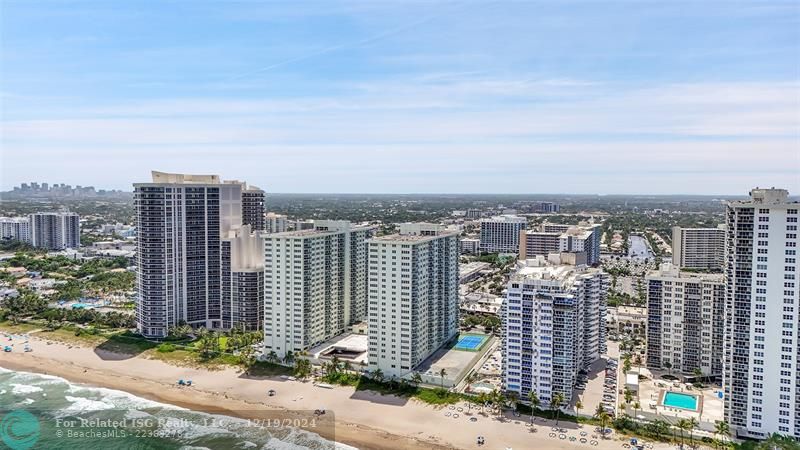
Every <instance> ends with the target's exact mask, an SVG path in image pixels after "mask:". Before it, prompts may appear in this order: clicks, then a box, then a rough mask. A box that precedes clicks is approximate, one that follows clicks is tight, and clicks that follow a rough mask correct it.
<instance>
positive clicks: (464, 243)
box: [461, 238, 481, 255]
mask: <svg viewBox="0 0 800 450" xmlns="http://www.w3.org/2000/svg"><path fill="white" fill-rule="evenodd" d="M480 251H481V240H480V239H475V238H465V239H461V254H463V255H477V254H478V253H480Z"/></svg>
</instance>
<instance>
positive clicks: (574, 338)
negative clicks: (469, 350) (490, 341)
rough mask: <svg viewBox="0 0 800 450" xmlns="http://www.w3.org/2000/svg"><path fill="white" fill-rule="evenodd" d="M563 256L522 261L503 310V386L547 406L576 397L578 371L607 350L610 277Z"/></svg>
mask: <svg viewBox="0 0 800 450" xmlns="http://www.w3.org/2000/svg"><path fill="white" fill-rule="evenodd" d="M564 262H565V261H564V260H562V258H561V255H558V254H553V255H550V256H548V257H547V258H545V257H544V256H537V257H536V258H534V259H528V260H526V261H520V262H519V263H518V267H517V271H516V272H515V273H514V274H513V275H512V276H511V278H510V279H509V282H508V286H507V294H506V301H505V303H504V304H503V307H502V309H501V320H502V333H503V340H502V342H503V343H502V353H503V361H504V364H503V372H502V380H503V386H504V387H505V390H506V391H507V392H515V393H516V394H517V395H518V398H520V399H523V400H524V399H527V398H528V396H529V394H530V392H531V391H533V392H536V394H537V395H538V397H539V399H540V400H541V401H542V404H544V405H547V404H548V402H549V401H550V399H551V398H553V395H555V394H556V393H561V394H562V395H563V396H564V399H565V401H566V402H569V401H570V400H571V399H572V392H573V388H574V387H575V382H576V379H577V376H578V371H580V370H583V369H587V368H588V367H589V366H590V365H591V364H592V363H593V362H594V361H596V360H597V359H599V358H600V355H601V354H603V353H604V352H605V349H606V347H605V342H606V320H605V313H606V292H607V290H608V276H607V274H605V273H604V272H603V271H601V270H600V269H596V268H592V267H589V266H586V265H577V266H576V265H571V264H564Z"/></svg>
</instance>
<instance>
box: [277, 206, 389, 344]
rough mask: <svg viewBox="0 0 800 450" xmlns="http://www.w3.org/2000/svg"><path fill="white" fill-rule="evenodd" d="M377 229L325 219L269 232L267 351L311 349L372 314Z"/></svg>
mask: <svg viewBox="0 0 800 450" xmlns="http://www.w3.org/2000/svg"><path fill="white" fill-rule="evenodd" d="M373 232H374V227H371V226H354V225H352V224H350V223H349V222H344V221H329V220H320V221H316V222H315V229H311V230H297V231H287V232H284V233H273V234H266V235H264V354H270V353H272V352H275V354H276V355H278V356H279V357H281V358H283V357H285V356H286V355H288V354H297V353H299V352H303V351H307V350H308V349H310V348H311V347H313V346H316V345H318V344H320V343H322V342H324V341H326V340H328V339H331V338H332V337H334V336H337V335H339V334H341V333H344V332H345V331H346V330H347V327H348V326H350V325H352V324H354V323H358V322H362V321H364V320H365V317H366V298H367V244H366V242H367V239H368V238H370V237H371V236H372V234H373Z"/></svg>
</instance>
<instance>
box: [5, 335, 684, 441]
mask: <svg viewBox="0 0 800 450" xmlns="http://www.w3.org/2000/svg"><path fill="white" fill-rule="evenodd" d="M29 345H30V347H31V348H32V349H33V351H32V352H29V353H23V352H21V351H19V347H17V350H16V351H13V352H10V353H0V367H4V368H8V369H10V370H14V371H24V372H35V373H40V374H46V375H56V376H59V377H61V378H64V379H66V380H68V381H69V382H72V383H77V384H82V385H87V386H95V387H100V388H108V389H114V390H118V391H123V392H126V393H130V394H133V395H136V396H139V397H142V398H145V399H148V400H151V401H156V402H159V403H165V404H170V405H174V406H178V407H182V408H186V409H190V410H196V411H201V412H211V413H214V414H223V415H228V416H232V417H238V418H242V419H264V418H287V417H288V418H306V419H307V418H311V417H314V415H313V411H314V410H315V409H324V410H326V411H328V412H330V413H332V414H326V415H324V416H322V417H320V418H317V419H318V420H317V426H316V427H314V428H311V429H309V427H300V428H302V429H304V430H306V431H310V432H313V433H316V434H319V435H320V436H321V437H323V438H325V439H327V440H331V441H336V442H338V443H341V444H345V445H348V446H352V447H356V448H358V449H359V450H396V449H397V450H399V449H424V450H456V449H475V450H477V449H482V448H491V449H496V448H499V449H503V448H513V449H517V450H520V449H529V448H532V447H535V448H537V449H539V450H556V449H558V450H580V449H582V448H583V449H586V450H589V449H591V450H618V448H619V445H620V443H621V441H620V440H619V438H617V437H616V436H614V437H611V438H608V439H598V442H597V443H596V444H592V445H591V446H589V445H588V444H579V443H577V442H570V441H569V440H565V439H564V438H555V437H554V435H555V433H553V432H552V429H551V428H552V427H553V425H554V423H553V421H551V420H545V419H542V418H536V420H535V421H534V422H533V423H532V424H531V423H530V422H529V418H528V417H527V416H523V417H520V416H514V415H513V414H512V413H511V412H510V411H506V412H504V413H503V414H499V415H498V414H497V413H495V412H491V411H488V410H483V409H482V408H479V407H475V406H474V405H471V404H468V403H466V402H460V403H458V404H456V405H447V406H432V405H429V404H426V403H423V402H420V401H418V400H415V399H413V398H407V397H398V396H393V395H381V394H379V393H376V392H372V391H357V390H356V389H355V388H354V387H352V386H335V387H333V388H332V389H326V388H322V387H319V386H316V385H314V384H313V383H311V382H302V381H291V380H288V379H284V378H281V377H260V376H250V375H246V374H244V373H243V372H242V371H241V370H240V369H238V368H231V367H227V368H223V369H219V370H208V369H205V368H193V367H181V366H175V365H171V364H168V363H167V362H164V361H161V360H158V359H150V358H148V357H146V356H143V355H129V354H120V353H112V352H109V351H107V350H103V349H100V348H92V347H82V346H74V345H70V344H64V343H61V342H53V341H49V340H46V339H43V338H40V337H37V336H36V335H35V334H32V335H30V338H29ZM179 379H185V380H186V379H188V380H192V381H193V385H192V387H178V386H177V385H176V381H177V380H179ZM269 390H275V391H276V395H274V396H268V395H267V391H269ZM320 423H321V424H322V425H320ZM559 427H560V428H561V429H564V430H565V431H564V433H567V434H569V435H570V436H577V435H578V432H582V431H590V432H591V433H594V432H593V431H591V430H590V429H579V428H580V426H579V425H577V424H574V423H567V422H561V423H560V424H559ZM591 433H590V434H591ZM478 436H483V437H484V439H485V445H484V446H479V445H478V444H477V442H476V438H477V437H478ZM666 448H669V446H663V445H660V444H656V445H655V449H656V450H661V449H666Z"/></svg>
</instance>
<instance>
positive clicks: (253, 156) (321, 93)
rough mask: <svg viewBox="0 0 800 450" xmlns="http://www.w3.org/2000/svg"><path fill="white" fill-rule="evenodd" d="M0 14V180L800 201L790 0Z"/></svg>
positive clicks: (213, 6) (123, 5)
mask: <svg viewBox="0 0 800 450" xmlns="http://www.w3.org/2000/svg"><path fill="white" fill-rule="evenodd" d="M2 9H3V11H2V14H1V15H0V29H2V31H1V32H0V33H1V34H0V46H1V47H0V48H1V49H2V51H1V52H0V67H2V72H1V73H0V78H2V90H1V91H0V103H1V105H0V106H1V107H0V190H2V191H7V190H11V189H12V187H13V186H15V185H19V184H20V183H23V182H24V183H29V182H30V181H39V182H42V181H49V180H57V181H58V182H59V183H66V184H71V185H83V186H87V185H88V186H95V187H97V188H98V189H121V190H125V191H131V190H132V184H133V183H134V182H135V181H136V180H141V179H144V178H147V177H148V176H149V174H150V171H151V170H160V171H165V172H180V173H198V174H220V175H222V177H223V178H225V179H246V180H248V181H250V182H252V183H253V184H255V185H256V186H259V187H261V188H262V189H264V190H265V191H266V192H268V193H269V192H274V193H388V194H394V193H421V194H424V193H443V194H448V193H477V194H479V193H486V194H514V193H520V194H523V193H541V194H546V193H553V194H556V193H563V194H593V193H597V194H632V195H636V194H639V195H645V194H708V195H720V196H723V195H747V192H748V191H749V190H750V189H751V188H753V187H755V186H761V187H770V186H776V187H781V188H786V189H788V190H789V191H790V192H791V193H793V194H797V193H800V175H798V174H800V151H798V143H799V141H798V139H799V138H798V136H799V135H800V95H798V92H800V81H798V80H799V79H800V66H798V64H797V55H798V53H799V52H800V31H798V30H800V5H798V4H797V3H796V2H769V3H763V2H755V1H749V2H748V1H743V2H703V3H699V2H698V3H691V2H678V3H666V4H655V3H652V2H644V3H641V2H624V1H623V2H594V1H593V2H536V3H528V2H491V3H490V2H436V3H434V2H430V3H426V2H419V3H400V2H390V1H386V2H360V3H353V2H341V3H332V2H311V1H306V2H284V3H280V2H263V3H262V2H167V3H156V2H153V3H149V2H147V3H145V2H141V3H129V2H119V1H117V2H56V1H44V2H36V3H32V2H21V1H20V2H3V4H2Z"/></svg>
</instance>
